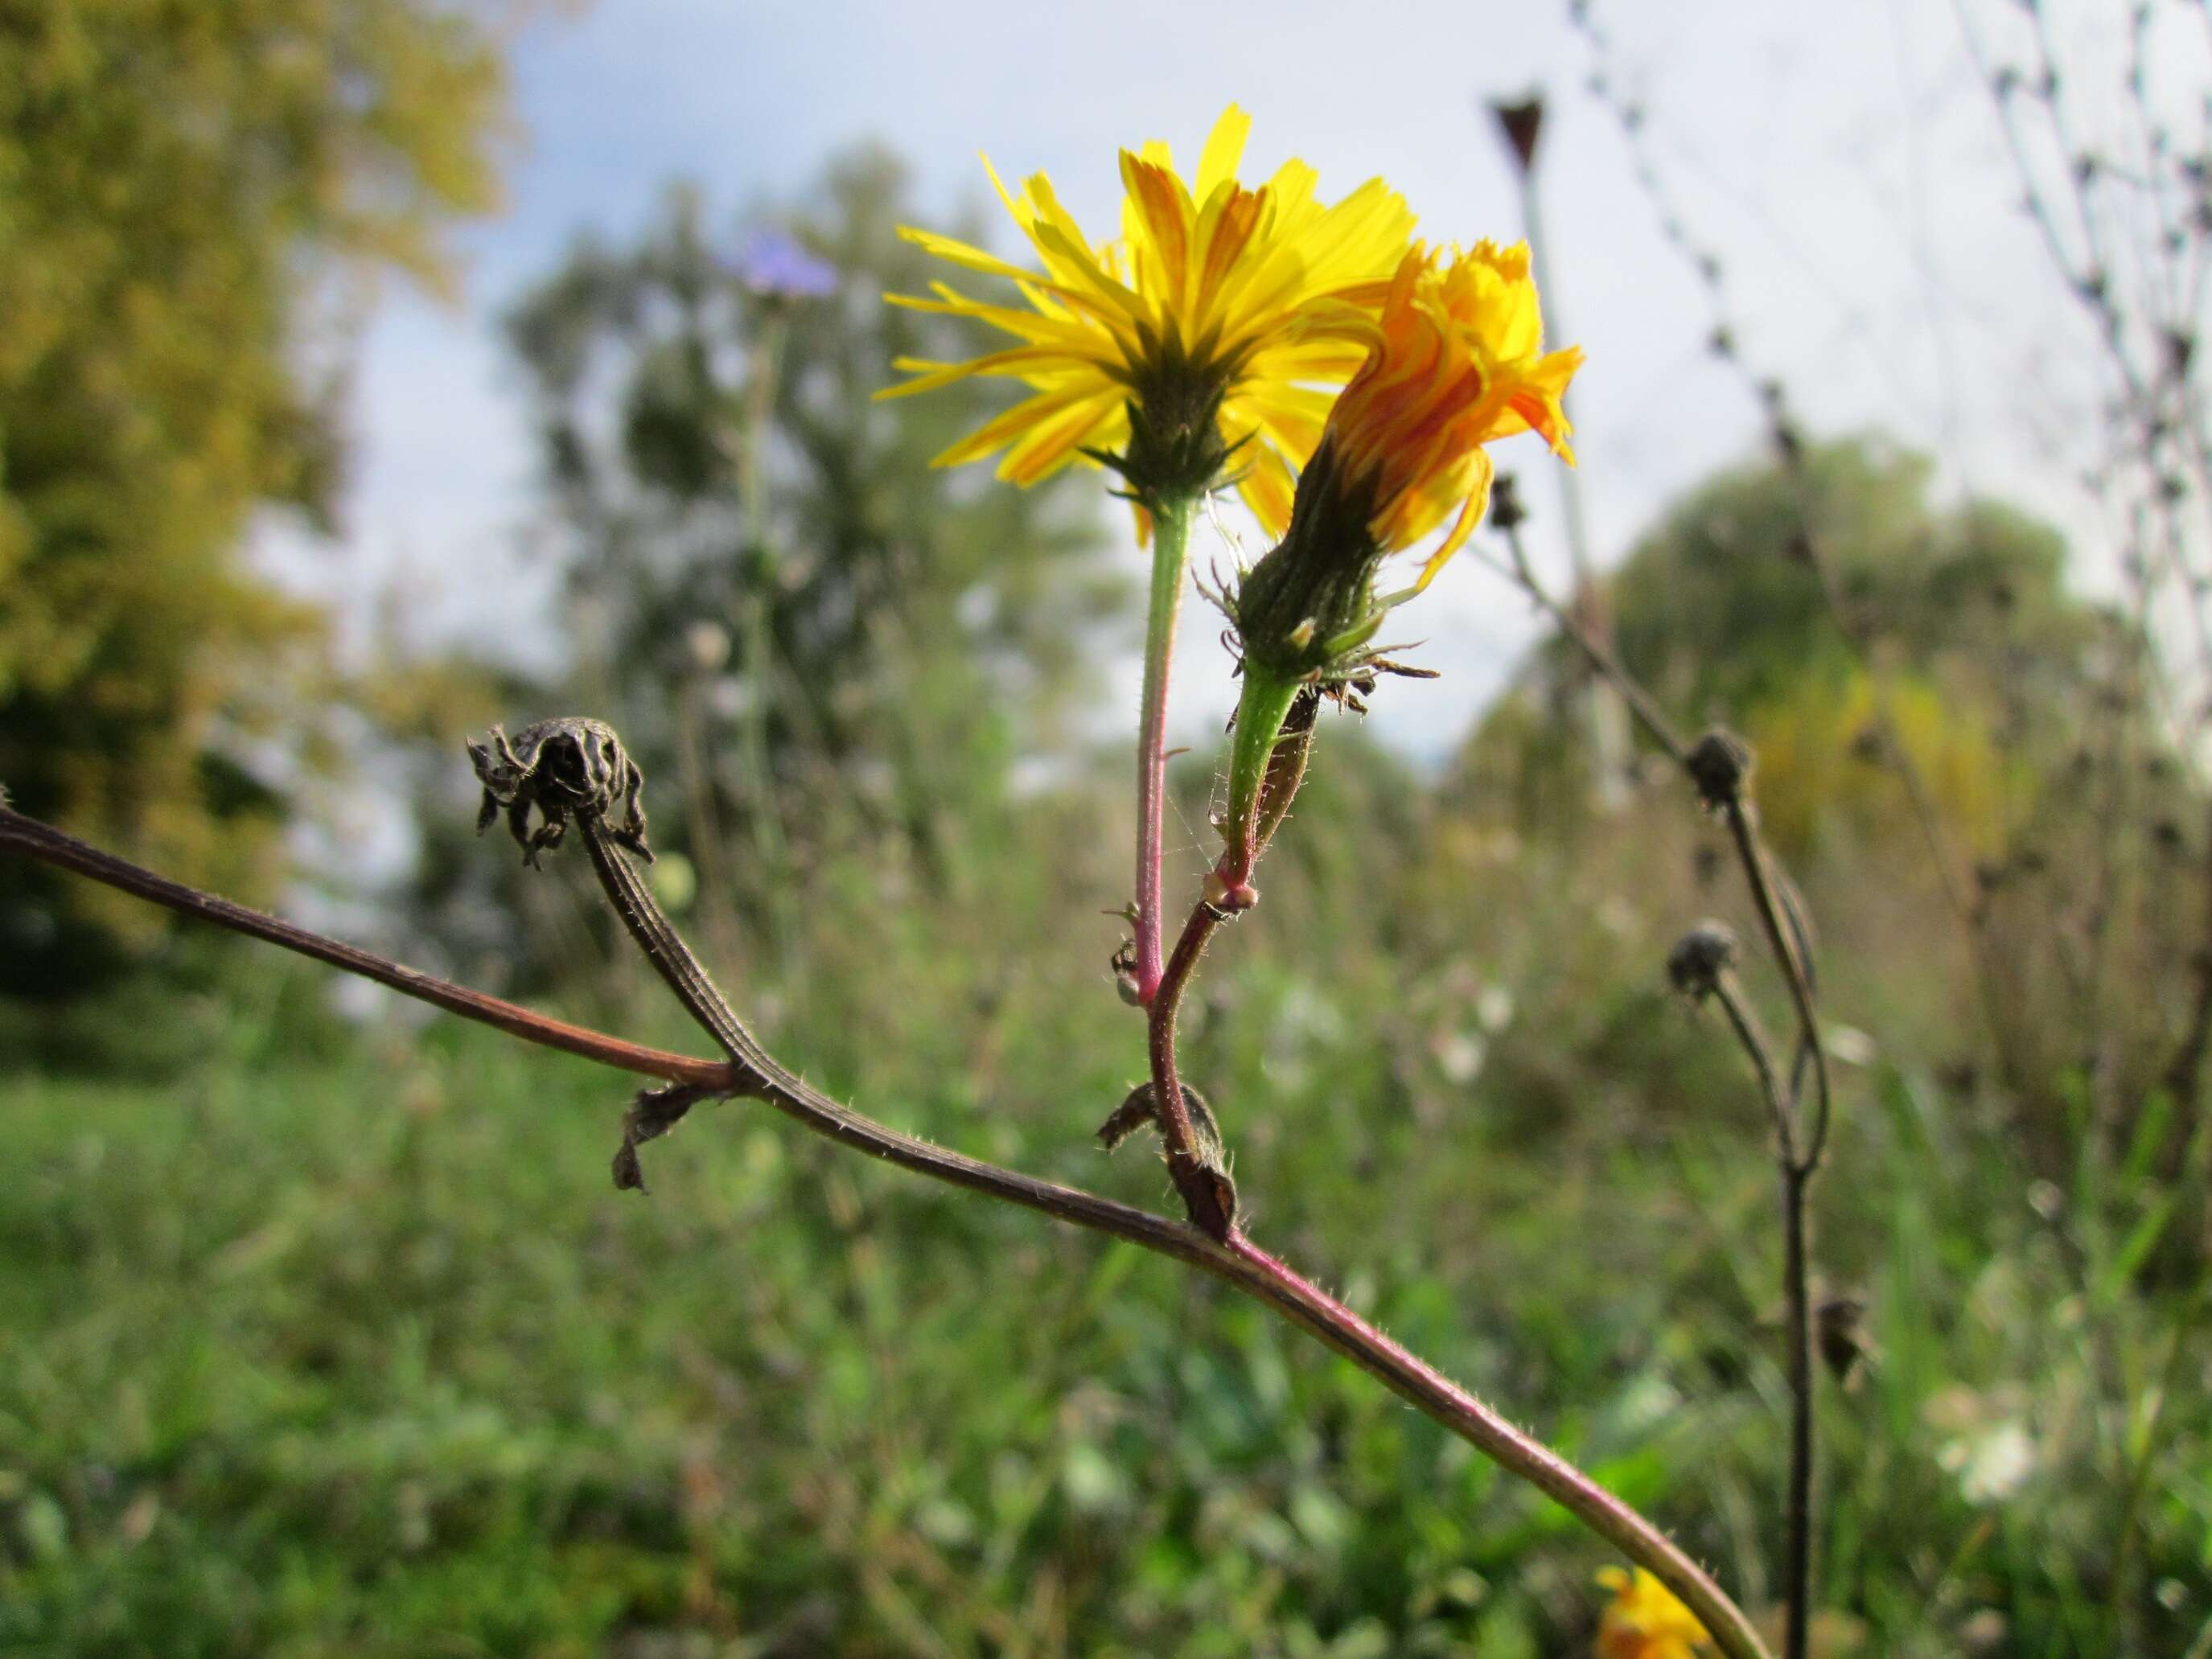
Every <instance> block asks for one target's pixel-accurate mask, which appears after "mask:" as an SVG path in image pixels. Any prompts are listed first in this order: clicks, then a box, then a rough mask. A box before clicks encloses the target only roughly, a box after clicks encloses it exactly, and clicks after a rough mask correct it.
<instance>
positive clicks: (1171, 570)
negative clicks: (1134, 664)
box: [1136, 497, 1196, 1007]
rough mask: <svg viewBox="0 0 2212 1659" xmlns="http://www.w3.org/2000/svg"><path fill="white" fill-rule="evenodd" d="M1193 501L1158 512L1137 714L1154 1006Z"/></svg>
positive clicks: (1140, 955) (1149, 987) (1140, 960)
mask: <svg viewBox="0 0 2212 1659" xmlns="http://www.w3.org/2000/svg"><path fill="white" fill-rule="evenodd" d="M1195 506H1196V503H1195V502H1194V501H1191V500H1189V499H1188V497H1186V498H1183V499H1181V500H1174V501H1163V502H1162V503H1161V504H1160V506H1159V507H1158V510H1157V511H1156V512H1155V513H1153V514H1152V601H1151V604H1150V606H1149V607H1148V609H1147V611H1146V617H1145V697H1144V703H1143V706H1142V708H1141V709H1140V710H1139V714H1138V717H1137V916H1136V930H1137V1000H1138V1001H1139V1003H1140V1004H1142V1005H1143V1006H1146V1007H1150V1006H1152V999H1153V998H1154V997H1155V996H1157V995H1158V994H1159V989H1160V975H1162V973H1163V972H1164V963H1165V952H1164V948H1163V945H1162V937H1163V933H1164V929H1163V927H1162V921H1161V904H1160V866H1161V850H1160V848H1161V839H1162V836H1164V833H1165V830H1166V823H1165V814H1166V810H1167V774H1168V760H1167V753H1168V747H1167V745H1168V667H1169V664H1170V659H1172V658H1173V657H1174V655H1175V636H1176V613H1177V612H1178V611H1180V610H1181V609H1182V576H1183V568H1184V566H1185V565H1186V564H1187V563H1188V561H1189V553H1190V520H1191V516H1192V513H1193V511H1194V507H1195Z"/></svg>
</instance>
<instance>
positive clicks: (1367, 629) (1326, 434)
mask: <svg viewBox="0 0 2212 1659" xmlns="http://www.w3.org/2000/svg"><path fill="white" fill-rule="evenodd" d="M1349 297H1350V298H1351V299H1352V301H1354V302H1355V303H1359V302H1370V303H1372V304H1373V305H1374V307H1375V313H1374V318H1375V319H1374V322H1373V324H1372V325H1371V326H1370V332H1369V337H1368V338H1369V349H1368V351H1367V355H1366V357H1365V359H1364V361H1363V362H1361V364H1360V366H1359V370H1358V373H1357V374H1354V375H1353V376H1352V380H1351V382H1350V384H1348V385H1347V386H1346V387H1345V389H1344V392H1343V395H1341V396H1340V397H1339V398H1337V400H1336V403H1335V404H1334V407H1333V408H1331V410H1329V414H1328V422H1327V423H1326V425H1325V427H1324V428H1323V431H1322V441H1321V443H1320V445H1319V446H1318V447H1316V449H1315V451H1314V455H1313V459H1312V460H1311V461H1310V462H1309V463H1308V464H1307V465H1306V467H1305V470H1304V472H1303V473H1302V474H1301V475H1300V476H1299V478H1298V487H1297V498H1296V501H1295V504H1294V506H1293V507H1292V510H1291V525H1290V529H1289V530H1288V531H1287V532H1285V535H1284V537H1283V539H1282V540H1281V542H1280V543H1279V544H1277V545H1276V547H1275V548H1274V549H1273V550H1272V551H1271V552H1269V553H1268V555H1267V557H1266V558H1264V559H1262V560H1261V561H1260V562H1259V563H1258V564H1257V565H1255V567H1254V568H1252V569H1251V570H1250V571H1249V572H1248V573H1247V574H1246V575H1245V577H1244V580H1243V583H1242V584H1241V585H1240V586H1239V587H1238V589H1237V593H1236V595H1235V597H1234V599H1232V600H1231V602H1230V607H1229V608H1230V611H1231V619H1232V621H1233V622H1234V623H1235V624H1236V627H1237V638H1238V640H1239V642H1240V644H1241V646H1242V648H1243V654H1244V661H1245V667H1246V670H1247V671H1248V673H1249V671H1252V670H1253V669H1254V668H1255V667H1257V668H1259V669H1261V670H1264V671H1266V672H1267V675H1268V676H1269V677H1270V678H1273V679H1288V680H1310V681H1313V682H1315V683H1316V684H1322V685H1325V686H1326V685H1334V684H1342V683H1344V682H1345V681H1346V680H1347V679H1349V678H1352V677H1354V676H1355V675H1358V674H1359V673H1361V672H1363V671H1364V670H1365V667H1366V665H1370V664H1371V662H1372V660H1373V653H1371V652H1370V651H1369V650H1368V648H1367V647H1368V642H1369V641H1370V640H1371V639H1373V637H1374V635H1375V632H1376V629H1377V628H1378V627H1379V626H1380V625H1381V623H1382V622H1383V617H1385V616H1386V615H1387V614H1388V613H1389V610H1390V608H1391V607H1392V606H1394V605H1398V604H1400V603H1401V602H1403V601H1404V600H1406V599H1411V598H1412V597H1413V595H1414V594H1416V593H1418V592H1420V591H1421V590H1422V589H1423V588H1425V587H1426V586H1428V584H1429V581H1430V580H1431V578H1432V577H1434V576H1435V574H1437V571H1438V570H1440V569H1441V568H1443V564H1444V562H1445V561H1446V560H1447V559H1449V558H1450V557H1451V556H1452V554H1453V553H1454V552H1455V551H1456V550H1458V549H1459V547H1460V545H1461V544H1462V543H1463V542H1465V541H1466V540H1467V538H1468V535H1469V533H1470V532H1473V530H1474V526H1475V525H1476V524H1477V523H1478V522H1479V521H1480V519H1481V517H1482V511H1483V507H1484V505H1485V504H1486V502H1487V501H1488V500H1489V497H1490V478H1491V464H1490V456H1489V453H1488V452H1487V451H1486V448H1485V446H1486V445H1487V444H1489V443H1490V442H1492V441H1493V440H1496V439H1498V438H1505V437H1510V436H1512V435H1514V434H1516V433H1519V432H1531V431H1533V432H1535V433H1538V434H1540V435H1541V436H1542V437H1543V438H1544V439H1545V441H1547V442H1548V443H1549V444H1550V445H1551V446H1552V447H1553V450H1554V451H1556V452H1557V453H1559V455H1560V456H1561V457H1563V458H1564V459H1568V460H1570V461H1571V460H1572V459H1573V456H1572V454H1571V453H1570V452H1569V451H1568V448H1567V442H1566V440H1567V430H1568V428H1567V420H1566V416H1565V414H1564V413H1563V412H1562V410H1561V409H1560V403H1559V400H1560V398H1561V397H1562V396H1563V395H1564V394H1565V391H1566V387H1567V382H1568V381H1569V380H1571V379H1572V378H1573V376H1574V373H1575V370H1576V368H1577V366H1578V365H1579V364H1580V363H1581V362H1582V353H1581V351H1580V350H1578V349H1568V350H1565V351H1554V352H1552V353H1549V354H1548V355H1547V354H1546V353H1545V351H1544V349H1543V319H1542V316H1541V312H1540V310H1539V308H1538V305H1537V300H1536V287H1535V284H1534V283H1533V282H1532V281H1531V280H1530V279H1529V276H1528V249H1527V248H1525V247H1510V248H1499V247H1498V246H1496V245H1494V244H1492V243H1490V242H1479V243H1477V244H1476V245H1475V246H1474V248H1472V249H1471V250H1469V251H1468V252H1460V251H1459V250H1458V249H1456V248H1454V249H1449V250H1442V249H1431V248H1426V247H1423V246H1418V245H1417V246H1413V247H1412V248H1410V249H1408V250H1407V252H1406V255H1405V257H1404V258H1401V260H1400V261H1399V262H1398V265H1397V269H1396V270H1395V271H1394V272H1393V273H1392V274H1391V276H1390V277H1389V280H1388V281H1387V282H1383V283H1376V284H1375V285H1374V287H1373V288H1372V289H1369V290H1366V291H1364V292H1358V293H1355V294H1353V295H1350V296H1349ZM1447 520H1449V521H1450V528H1449V530H1448V531H1447V532H1445V534H1444V535H1443V538H1442V539H1441V541H1440V542H1439V543H1438V544H1437V548H1436V550H1435V551H1434V552H1432V553H1431V555H1430V556H1429V558H1428V562H1427V563H1426V564H1425V566H1424V567H1423V568H1422V570H1421V574H1420V575H1419V579H1418V580H1415V581H1414V582H1413V585H1412V586H1408V587H1406V588H1404V589H1401V591H1400V592H1396V593H1393V594H1389V595H1388V596H1385V597H1382V598H1378V597H1377V596H1376V592H1375V579H1376V574H1377V572H1378V570H1379V569H1380V568H1381V565H1382V562H1383V559H1384V558H1385V557H1387V556H1389V555H1390V554H1393V553H1398V552H1402V551H1404V550H1407V549H1408V548H1411V547H1413V546H1414V545H1415V544H1419V543H1420V542H1422V541H1423V540H1425V538H1428V537H1429V536H1431V535H1432V534H1434V533H1435V532H1437V530H1438V529H1440V528H1442V527H1443V526H1444V525H1445V523H1446V521H1447Z"/></svg>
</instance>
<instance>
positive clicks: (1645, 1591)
mask: <svg viewBox="0 0 2212 1659" xmlns="http://www.w3.org/2000/svg"><path fill="white" fill-rule="evenodd" d="M1597 1582H1598V1583H1601V1584H1602V1585H1604V1586H1605V1587H1606V1588H1607V1589H1609V1590H1611V1591H1612V1592H1613V1600H1612V1601H1611V1602H1610V1603H1609V1604H1608V1605H1607V1607H1606V1610H1605V1618H1604V1620H1603V1621H1602V1622H1601V1623H1600V1624H1599V1626H1598V1631H1597V1659H1697V1656H1699V1655H1700V1654H1702V1653H1705V1652H1708V1651H1710V1650H1711V1642H1712V1638H1711V1637H1710V1636H1708V1635H1707V1634H1706V1633H1705V1626H1703V1625H1701V1624H1699V1622H1698V1619H1697V1615H1696V1614H1695V1613H1692V1612H1691V1611H1690V1610H1689V1608H1687V1607H1684V1606H1683V1605H1682V1604H1681V1602H1680V1601H1677V1600H1676V1599H1675V1596H1674V1591H1672V1590H1670V1589H1668V1588H1667V1587H1666V1586H1665V1585H1664V1584H1662V1583H1660V1582H1659V1581H1658V1579H1656V1578H1655V1577H1652V1575H1651V1574H1650V1573H1648V1572H1646V1571H1644V1569H1643V1568H1641V1567H1638V1568H1636V1569H1635V1570H1634V1571H1633V1572H1624V1571H1622V1570H1621V1569H1620V1568H1619V1567H1607V1568H1606V1569H1605V1570H1604V1571H1601V1572H1600V1573H1599V1574H1598V1576H1597Z"/></svg>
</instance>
